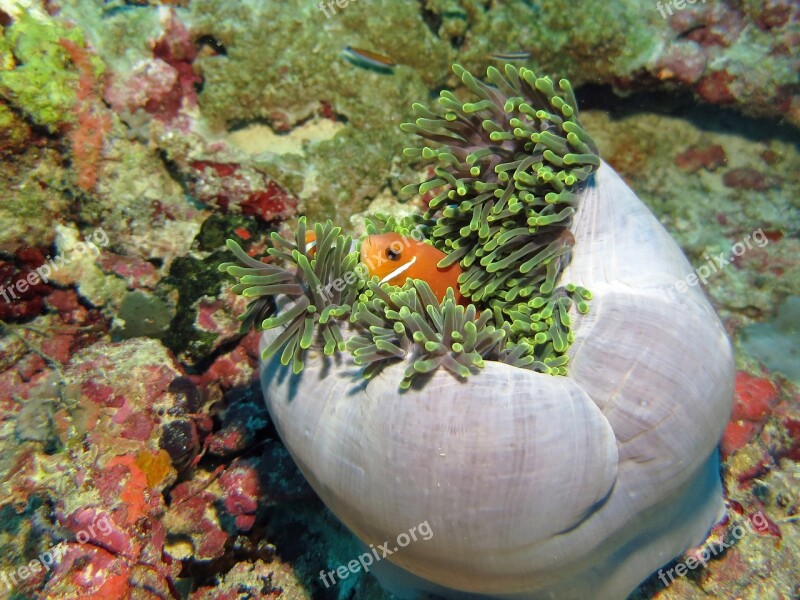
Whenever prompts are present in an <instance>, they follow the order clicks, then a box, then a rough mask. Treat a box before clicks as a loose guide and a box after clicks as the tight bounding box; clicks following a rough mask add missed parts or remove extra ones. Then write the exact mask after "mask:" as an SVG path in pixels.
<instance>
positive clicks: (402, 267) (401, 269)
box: [381, 256, 417, 283]
mask: <svg viewBox="0 0 800 600" xmlns="http://www.w3.org/2000/svg"><path fill="white" fill-rule="evenodd" d="M415 262H417V257H416V256H415V257H414V258H412V259H411V260H410V261H408V262H407V263H406V264H404V265H400V266H399V267H397V268H396V269H395V270H394V271H392V272H391V273H389V274H388V275H387V276H386V277H384V278H383V279H381V283H386V282H387V281H391V280H392V279H394V278H395V277H397V276H398V275H400V273H403V272H405V271H407V270H408V269H410V268H411V265H413V264H414V263H415Z"/></svg>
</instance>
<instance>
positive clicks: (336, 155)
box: [0, 0, 800, 600]
mask: <svg viewBox="0 0 800 600" xmlns="http://www.w3.org/2000/svg"><path fill="white" fill-rule="evenodd" d="M334 6H336V5H335V4H334ZM660 6H661V7H662V8H663V15H662V11H661V10H660V9H659V4H658V3H657V2H655V0H653V1H652V2H636V1H634V0H620V1H615V2H608V3H601V4H597V5H596V6H593V7H592V9H591V10H582V9H581V10H578V9H576V8H575V4H574V3H573V2H566V1H563V0H554V1H551V2H511V3H503V2H495V3H486V2H478V1H475V0H429V1H427V2H416V3H415V2H389V1H381V0H359V1H358V2H355V1H352V0H351V2H349V4H348V5H347V6H346V8H343V9H342V8H339V7H336V11H335V13H332V14H330V16H327V15H326V14H325V13H323V12H322V11H321V10H320V9H319V6H318V3H317V2H311V1H309V2H306V1H304V0H292V1H288V2H279V3H263V2H252V1H249V0H247V1H244V2H229V1H227V0H180V1H173V0H164V1H158V0H151V1H149V2H122V1H116V0H115V1H114V2H103V1H101V0H58V1H48V2H45V1H44V0H24V1H20V2H13V1H12V2H9V1H4V2H0V27H1V28H2V29H0V165H2V166H0V197H2V199H3V201H2V203H0V286H1V287H0V290H1V291H2V292H1V293H0V407H1V410H0V477H2V479H3V481H4V488H3V493H2V494H0V515H2V516H3V525H2V527H0V550H2V558H1V559H0V590H2V591H0V596H3V597H6V595H12V594H13V595H12V596H11V597H17V598H27V597H38V598H60V597H64V596H67V595H73V596H79V597H87V598H89V597H98V598H100V597H104V598H105V597H113V596H121V597H123V596H124V595H125V594H126V593H131V594H132V595H133V596H134V597H135V596H137V595H141V596H148V597H164V598H173V597H193V598H235V597H239V596H241V595H242V594H243V593H250V594H252V595H254V596H257V595H259V594H261V595H263V596H265V597H276V598H281V597H283V598H292V599H294V598H312V597H319V598H344V597H348V596H352V597H358V598H365V599H371V600H383V599H385V598H387V597H388V596H387V595H386V594H385V593H384V592H383V591H381V590H380V588H379V586H378V584H377V583H376V581H375V579H374V578H373V577H372V576H371V575H364V574H363V573H360V574H357V575H356V574H351V575H350V576H349V578H347V579H346V580H343V581H341V582H339V583H337V584H336V586H335V587H333V586H332V587H330V588H329V587H327V586H326V585H325V584H324V583H323V582H322V581H321V580H320V579H319V577H318V573H319V571H320V569H324V570H325V571H329V570H331V569H334V570H335V569H336V568H337V567H339V566H340V565H346V564H347V563H348V561H350V560H352V559H353V558H354V557H356V556H358V555H359V553H360V552H361V551H362V550H361V549H360V548H359V546H358V545H357V542H356V540H355V539H354V538H353V537H352V536H351V535H350V534H349V533H347V532H346V531H345V530H344V529H343V527H342V526H341V525H339V524H338V523H336V522H335V520H334V519H332V518H331V517H330V514H329V513H328V512H327V511H326V510H325V509H324V508H323V507H322V505H321V503H320V502H319V501H318V500H317V499H316V498H315V496H314V494H313V492H311V490H310V489H309V488H308V486H307V485H306V484H305V482H304V481H303V478H302V477H301V476H300V474H299V472H298V471H297V469H296V468H295V467H294V465H293V463H292V460H291V458H290V457H289V455H288V453H287V452H286V450H285V449H284V448H283V446H282V445H281V444H280V442H278V441H277V435H276V433H275V430H274V428H273V426H272V425H271V424H270V422H269V418H268V416H267V413H266V410H265V409H264V406H263V400H262V398H261V394H260V391H259V390H258V389H256V388H255V387H254V386H253V379H254V377H255V367H256V364H257V360H258V336H257V335H256V334H253V333H251V334H248V335H245V336H243V337H242V336H241V334H240V323H239V322H237V321H236V315H237V314H241V313H242V312H243V311H244V309H245V304H246V300H244V299H241V298H239V297H237V296H235V295H234V294H231V293H230V291H229V287H228V281H227V280H228V278H227V277H226V276H225V275H224V274H223V273H220V272H218V271H217V265H218V263H219V262H220V261H223V260H229V259H230V255H229V251H228V249H227V248H226V247H225V240H226V239H228V238H232V239H235V240H236V241H237V243H238V244H239V245H240V246H241V247H242V249H243V252H244V253H246V254H247V256H250V257H256V256H260V255H263V254H264V253H265V249H266V246H267V244H268V243H269V240H270V234H271V233H272V232H279V233H280V235H281V236H282V237H283V238H284V239H292V235H293V234H294V230H295V229H296V222H295V220H294V219H295V215H297V214H304V215H308V218H309V220H310V221H315V222H324V221H325V220H327V219H332V220H333V221H335V222H337V223H339V224H340V225H342V226H343V229H344V232H346V233H352V234H353V235H354V236H357V235H360V234H361V233H363V230H361V229H359V230H356V228H355V225H356V224H358V226H359V227H360V226H361V223H362V222H363V221H364V219H363V218H361V217H362V216H363V215H362V213H363V212H364V211H368V213H369V214H372V213H374V212H376V211H379V210H380V211H384V212H390V213H392V214H393V215H398V216H406V215H409V214H414V213H417V212H419V210H420V207H423V206H427V203H428V202H429V201H430V200H431V199H433V198H434V197H435V196H436V192H437V190H436V189H431V190H427V191H426V193H425V194H423V195H421V196H419V195H415V196H414V197H413V198H411V199H407V198H406V197H403V196H401V194H400V190H401V188H402V186H403V185H404V184H406V183H408V182H409V181H417V182H421V181H427V180H431V179H434V178H436V173H435V172H434V170H433V168H432V167H431V166H430V165H427V164H423V162H424V161H419V162H418V163H413V162H410V161H408V160H407V159H404V158H403V156H402V151H403V149H404V148H405V147H407V146H409V145H411V144H412V143H413V142H412V138H411V136H407V135H405V134H403V133H402V132H400V131H399V129H398V127H399V125H400V123H402V122H404V121H408V120H409V119H410V118H412V116H413V115H412V114H411V111H410V110H409V108H408V107H409V106H410V104H411V102H412V101H414V100H418V99H425V98H435V97H437V96H438V95H439V94H440V93H441V92H442V91H443V90H444V91H447V92H450V93H452V94H453V96H454V97H455V98H456V101H457V102H458V103H459V104H460V106H462V107H463V104H464V103H469V102H473V103H474V102H475V100H474V99H472V98H470V94H471V93H472V92H471V90H470V89H469V88H468V87H467V86H465V85H464V83H463V82H462V81H461V79H460V78H459V77H456V76H454V75H453V73H452V72H451V70H450V65H451V64H452V63H454V62H458V63H459V64H462V65H464V67H465V68H466V69H467V70H470V71H473V72H484V71H485V69H486V67H487V66H488V65H495V66H498V65H499V64H500V59H499V58H496V56H499V55H501V54H503V53H511V55H512V56H516V58H513V59H512V60H514V61H515V64H516V65H518V67H520V68H526V69H532V70H534V71H536V72H537V73H540V74H551V75H552V74H553V73H558V74H559V75H561V76H564V77H568V78H569V79H570V80H571V81H572V82H573V84H574V85H575V87H576V91H575V93H576V95H577V96H578V97H579V98H580V99H581V102H582V105H583V106H584V109H583V110H582V111H581V123H582V128H583V129H585V130H587V131H591V132H592V135H593V138H594V141H595V142H596V145H597V147H598V149H599V153H600V154H601V155H602V156H603V157H604V158H605V159H606V160H607V161H608V162H609V163H610V164H611V165H612V166H613V167H614V168H615V169H616V170H617V171H618V172H619V173H621V174H622V175H623V176H624V177H625V179H626V181H627V182H628V183H629V184H630V185H631V186H632V187H633V188H634V189H635V191H636V192H637V194H638V195H639V196H640V197H641V198H642V200H643V201H644V202H645V203H647V205H648V206H649V207H650V208H651V209H652V210H653V211H654V213H655V214H656V215H657V216H658V218H659V220H660V221H661V222H662V223H663V224H664V225H665V226H666V227H667V229H668V230H669V231H670V233H671V234H672V235H673V236H674V237H675V238H676V239H677V240H678V242H679V244H680V246H681V248H682V249H683V250H684V252H685V253H686V254H687V256H688V257H689V259H690V261H691V263H692V264H693V265H694V266H695V269H696V274H697V275H698V280H697V281H696V283H695V284H694V285H696V286H702V287H703V288H704V290H705V291H706V293H707V294H708V295H709V297H710V298H711V299H712V301H713V304H714V307H715V309H716V310H717V311H718V313H719V314H720V315H721V317H722V318H723V321H724V324H725V327H726V329H727V331H728V333H729V335H730V336H731V337H732V339H733V340H734V342H735V347H736V358H737V369H738V376H737V391H736V404H735V411H736V412H735V414H734V419H733V420H732V422H731V424H730V425H729V427H728V429H727V431H726V434H725V438H724V442H723V443H724V449H725V451H726V454H727V456H726V458H725V460H724V463H723V475H724V482H725V486H726V494H727V497H728V498H729V521H728V522H727V523H726V524H724V525H723V526H722V527H720V528H718V529H717V530H715V531H714V532H712V537H711V538H710V542H714V541H716V542H717V546H718V545H719V544H718V543H719V542H725V543H729V542H735V543H732V544H731V545H730V547H728V548H727V549H726V550H725V551H724V552H719V553H716V554H714V555H713V558H712V559H711V560H710V561H708V563H707V565H705V566H702V567H698V568H697V569H695V570H693V571H692V573H691V575H690V576H688V577H680V578H678V579H676V580H675V581H674V582H672V583H671V584H670V585H669V586H668V587H665V586H664V584H663V582H662V581H660V580H659V579H658V577H657V575H654V576H653V577H652V578H651V580H650V581H648V582H647V583H646V584H645V585H643V586H642V587H641V588H640V590H638V591H637V592H636V593H635V594H634V598H636V599H637V600H639V599H644V598H654V597H658V598H665V599H671V598H699V597H704V596H706V595H708V594H712V595H717V596H719V597H741V598H744V599H748V600H749V599H755V598H764V597H786V598H789V597H794V596H796V595H797V594H798V590H797V588H796V581H797V578H798V576H797V565H796V559H795V557H796V556H797V555H798V553H800V547H799V546H798V539H800V538H799V537H798V529H797V528H798V522H797V514H798V507H797V497H798V494H799V492H798V482H797V477H796V472H797V461H798V459H800V449H799V447H800V443H799V442H798V440H800V425H798V424H799V423H800V410H799V409H798V403H800V389H798V386H797V380H796V371H795V370H794V366H795V363H796V360H794V363H793V362H792V359H791V358H788V359H787V357H791V356H792V354H791V353H792V352H794V351H796V343H795V338H796V335H795V330H796V324H795V323H796V318H795V316H794V315H795V314H796V309H795V308H794V307H796V300H793V298H796V297H797V295H798V289H800V288H798V286H799V285H800V284H798V281H800V268H799V267H798V260H797V257H798V256H800V237H798V231H797V226H796V223H798V222H800V206H799V205H798V203H797V200H796V199H797V198H798V197H800V180H798V173H800V154H798V138H797V127H798V124H800V117H798V95H797V94H798V88H797V72H798V56H799V55H800V53H799V52H798V45H799V44H800V36H798V30H797V27H798V6H797V3H795V2H789V1H786V0H770V1H768V2H757V1H755V0H744V1H742V2H730V1H720V2H703V3H700V2H696V3H694V4H691V3H686V4H685V5H684V6H683V8H680V9H678V8H677V4H676V3H675V2H671V3H667V2H661V4H660ZM667 7H669V10H667ZM670 12H671V13H672V14H670ZM345 46H353V47H358V48H364V49H367V50H370V51H374V52H378V53H380V54H384V55H386V56H388V57H390V58H391V60H392V61H393V62H394V63H395V64H396V66H395V67H393V68H392V69H390V72H389V73H380V72H375V71H372V70H367V69H365V68H363V66H360V65H359V64H353V63H350V62H348V61H347V60H346V58H345V57H344V56H343V55H342V51H343V49H344V47H345ZM554 89H556V90H559V93H560V88H558V86H557V85H556V86H555V88H554ZM550 112H553V111H550ZM753 117H757V118H753ZM398 200H401V201H404V202H405V204H402V205H401V204H398ZM351 217H355V218H353V219H352V220H350V219H351ZM284 221H288V225H284V224H283V223H284ZM289 225H290V226H291V227H290V226H289ZM385 225H386V224H385V223H384V224H382V225H381V228H383V227H384V226H385ZM396 225H398V223H396V222H395V223H394V224H392V225H391V227H389V228H391V229H394V227H395V226H396ZM290 231H291V233H290ZM406 233H407V232H406ZM445 247H447V246H445ZM448 248H449V247H448ZM694 285H692V286H690V287H694ZM357 300H361V299H357ZM363 300H366V302H365V307H366V306H367V305H369V306H370V307H375V308H376V309H377V308H380V310H381V311H383V312H384V315H385V314H386V310H385V309H387V308H388V304H387V305H386V306H383V305H380V306H379V307H378V306H376V304H377V301H376V300H375V296H371V297H366V298H364V299H363ZM390 300H391V298H390ZM384 301H385V300H384ZM588 304H589V310H590V312H589V314H591V302H589V303H588ZM354 306H355V308H356V309H357V308H358V307H357V302H356V305H354ZM454 309H455V307H454ZM537 310H541V309H537ZM317 316H319V315H317ZM479 317H480V315H476V320H477V318H479ZM465 333H466V332H465ZM411 335H412V341H413V334H411ZM406 336H407V337H408V334H406ZM379 338H380V334H378V336H376V337H371V338H369V339H363V340H361V341H362V342H364V343H365V345H364V346H362V347H363V348H367V350H361V352H362V353H364V356H365V358H367V357H370V356H371V353H372V352H373V351H374V349H373V348H372V347H371V345H375V348H377V345H376V344H375V342H377V341H378V340H379ZM383 341H384V340H381V345H382V346H383ZM397 341H400V340H397ZM426 341H437V340H436V339H434V340H426ZM392 343H393V344H394V342H392ZM403 343H404V342H403ZM401 345H402V343H401ZM384 347H385V348H388V346H384ZM431 347H433V346H431ZM438 350H439V349H438V347H436V348H434V351H433V353H434V354H435V355H436V357H437V360H438V358H441V353H438ZM390 351H391V350H387V352H390ZM382 352H383V351H382ZM517 358H518V357H517ZM442 360H444V359H442ZM256 494H258V500H257V501H256V502H255V505H254V498H255V496H256ZM759 512H761V513H763V514H764V515H766V516H767V517H768V519H769V525H768V526H767V527H765V528H756V529H754V530H753V531H751V532H750V533H748V534H747V535H745V536H744V537H741V539H739V538H738V537H737V535H736V531H737V530H736V527H737V526H739V525H744V524H746V523H748V522H753V519H754V515H756V514H757V513H759ZM748 531H749V530H748ZM204 541H205V545H204ZM46 552H50V553H51V554H50V555H45V553H46ZM54 555H58V557H59V560H58V565H57V566H51V567H50V568H49V569H46V568H40V567H42V565H43V562H42V561H39V563H34V567H30V565H31V561H34V560H38V558H39V557H42V558H48V556H54ZM486 558H487V557H484V559H486ZM35 565H39V566H38V567H37V566H35ZM23 568H24V569H25V570H22V569H23ZM12 576H13V577H14V578H15V583H14V582H12V581H11V579H9V578H10V577H12Z"/></svg>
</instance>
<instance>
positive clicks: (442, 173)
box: [220, 65, 600, 388]
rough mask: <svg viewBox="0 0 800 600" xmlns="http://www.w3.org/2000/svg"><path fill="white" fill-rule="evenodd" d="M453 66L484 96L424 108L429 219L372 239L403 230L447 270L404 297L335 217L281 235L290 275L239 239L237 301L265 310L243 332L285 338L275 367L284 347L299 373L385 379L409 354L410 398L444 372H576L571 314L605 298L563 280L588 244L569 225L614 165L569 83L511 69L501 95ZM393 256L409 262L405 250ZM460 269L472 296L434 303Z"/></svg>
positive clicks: (444, 98) (276, 245)
mask: <svg viewBox="0 0 800 600" xmlns="http://www.w3.org/2000/svg"><path fill="white" fill-rule="evenodd" d="M453 70H454V72H455V73H456V74H457V75H458V76H459V77H460V78H461V80H462V82H463V83H464V85H465V86H466V87H467V88H468V89H469V90H470V91H471V92H472V93H473V94H474V95H475V96H477V98H478V100H477V101H475V102H467V103H463V102H461V101H459V100H458V99H457V98H456V97H455V96H454V95H453V94H452V93H451V92H449V91H443V92H441V94H440V97H439V100H438V106H437V107H436V108H435V109H434V110H429V109H427V108H426V107H424V106H422V105H420V104H414V107H413V108H414V110H415V112H416V113H417V115H418V118H417V119H416V121H415V122H414V123H406V124H404V125H403V126H402V129H403V130H404V131H406V132H412V133H416V134H418V135H419V136H420V137H422V138H424V139H426V140H427V141H428V142H429V145H425V146H423V147H421V148H407V149H406V150H405V155H406V156H407V157H409V158H413V159H422V160H423V161H429V162H432V163H434V164H435V168H434V176H433V177H432V178H431V179H429V180H428V181H425V182H422V183H420V184H414V185H410V186H406V188H404V192H405V193H409V192H418V193H419V194H422V195H425V194H427V193H429V192H431V191H432V190H436V191H437V194H436V195H435V196H434V198H433V199H432V200H431V201H430V203H429V205H428V210H427V211H426V212H425V214H424V215H423V216H422V217H416V218H407V219H404V220H402V221H398V220H395V219H393V218H380V217H379V218H377V219H376V221H375V222H369V223H368V225H367V235H368V236H378V235H382V236H386V234H399V236H398V239H399V240H402V241H403V243H404V245H405V246H407V247H409V248H414V247H415V245H416V244H420V243H426V244H430V245H432V246H433V247H434V248H438V250H440V251H441V252H442V253H443V255H442V256H443V258H441V260H440V261H439V262H438V264H432V263H431V261H430V260H428V263H431V264H430V268H429V269H428V273H427V274H425V270H424V269H423V270H419V269H417V270H415V271H413V273H412V272H409V273H408V275H411V274H413V276H414V277H416V276H419V275H422V277H421V278H420V279H414V278H407V279H405V281H404V283H402V285H393V284H392V283H390V281H391V282H397V283H399V282H400V281H401V280H402V279H403V277H402V275H403V273H402V272H401V271H402V270H403V268H397V269H395V270H394V271H392V273H391V274H390V276H389V277H387V276H386V273H384V271H385V270H386V269H382V270H379V269H377V268H376V266H375V265H373V264H371V263H372V261H371V260H366V261H364V262H360V259H361V258H363V256H364V255H367V256H368V255H369V252H366V253H364V254H363V255H362V252H361V248H364V247H365V246H364V245H365V244H371V243H372V241H374V242H375V245H376V246H379V244H378V243H377V242H378V241H379V238H377V237H367V238H366V239H367V240H371V241H366V242H365V241H364V240H361V241H356V242H355V243H354V242H353V240H352V238H351V237H350V236H347V235H343V234H342V230H341V228H339V227H334V225H333V224H332V223H331V222H330V221H328V222H327V223H324V224H316V225H315V226H314V227H313V228H308V226H307V224H306V221H305V218H301V219H300V221H299V225H298V229H297V232H296V236H295V239H294V240H292V241H290V240H286V239H284V238H282V237H280V236H279V235H278V234H277V233H273V234H272V242H273V247H271V248H269V249H268V251H267V252H268V254H269V256H270V257H271V258H272V259H273V260H274V261H276V262H281V263H283V264H284V265H286V266H285V267H281V266H276V265H275V264H267V263H264V262H261V261H258V260H255V259H253V258H251V257H249V256H247V254H246V253H245V252H244V251H243V250H242V249H241V248H240V247H239V246H238V244H237V243H236V242H234V241H233V240H229V241H228V246H229V248H230V249H231V250H232V251H233V252H234V254H235V255H236V256H237V258H238V259H239V261H240V263H241V264H239V263H224V264H222V265H220V269H221V270H223V271H227V272H228V273H229V274H230V275H232V276H234V277H236V278H237V279H238V283H237V284H236V285H235V286H234V287H233V291H234V292H235V293H238V294H241V295H242V296H244V297H246V298H252V299H253V300H252V302H251V304H250V305H249V307H248V309H247V311H246V312H245V314H244V315H242V316H241V317H240V319H241V320H242V321H243V325H242V328H243V330H247V329H249V328H250V327H255V328H257V329H259V328H260V329H272V328H283V329H282V331H281V333H280V335H278V336H277V337H276V338H275V339H274V340H273V341H272V342H271V343H270V344H269V345H268V346H267V347H266V348H265V349H264V351H263V357H264V358H266V357H268V356H270V355H272V354H274V353H276V352H278V351H279V350H280V351H281V363H282V364H283V365H285V366H288V365H289V364H290V363H291V364H292V370H293V371H294V372H295V373H299V372H301V371H302V369H303V365H304V361H305V359H306V351H307V350H308V349H310V348H311V347H312V346H316V347H319V348H321V350H322V352H323V353H324V354H325V355H328V356H330V355H333V354H334V353H336V352H341V351H344V350H347V351H349V352H351V353H352V355H353V357H354V360H355V361H356V363H357V364H360V365H364V366H365V367H366V368H365V371H364V373H365V375H366V376H371V375H372V374H374V373H375V372H377V371H378V370H379V369H380V368H381V366H382V365H384V364H386V363H387V362H389V361H393V360H398V359H403V358H405V357H406V356H407V355H409V354H410V355H411V356H412V357H413V360H412V361H411V366H410V367H409V368H408V369H407V370H406V372H405V374H404V377H403V380H402V382H401V384H400V386H401V387H402V388H407V387H408V386H410V385H411V383H412V381H413V380H414V379H415V377H417V376H418V375H422V374H425V373H429V372H432V371H434V370H435V369H437V368H439V367H440V366H441V367H444V368H445V369H447V370H448V371H450V372H452V373H453V374H454V375H456V376H457V377H460V378H465V377H467V376H468V375H469V374H470V373H473V372H475V371H476V370H477V369H479V368H481V367H482V366H483V364H484V360H496V361H500V362H505V363H509V364H513V365H515V366H519V367H524V368H528V369H532V370H534V371H538V372H544V373H550V374H552V375H565V374H566V372H567V371H566V365H567V361H568V358H567V356H566V351H567V349H568V348H569V345H570V343H571V342H572V341H573V339H574V338H573V334H572V333H571V331H570V326H571V324H572V317H571V316H570V311H572V309H573V308H575V309H576V310H577V311H579V312H581V313H585V312H587V311H588V308H589V307H588V304H587V301H588V300H590V299H591V293H590V292H589V291H588V290H586V289H584V288H582V287H580V286H575V285H573V284H570V283H567V284H564V285H558V280H559V277H560V275H561V273H562V271H563V269H564V267H565V266H566V265H567V264H568V263H569V259H570V255H571V249H572V246H573V244H574V243H575V240H574V238H573V236H572V235H571V233H570V231H569V226H570V224H571V222H572V217H573V215H574V214H575V212H576V208H577V206H576V205H577V200H578V193H579V192H580V191H581V190H582V189H584V188H585V186H587V185H589V184H590V176H591V174H592V173H593V171H594V170H595V169H596V168H597V167H598V166H599V165H600V159H599V157H598V156H597V149H596V147H595V145H594V142H593V141H592V139H591V137H590V136H589V135H588V134H587V133H586V132H585V131H584V130H583V129H582V128H581V126H580V124H579V122H578V116H577V103H576V100H575V97H574V95H573V92H572V88H571V87H570V85H569V82H568V81H566V80H564V79H562V80H560V81H559V82H558V90H556V88H555V87H554V85H553V82H552V81H551V80H550V78H548V77H537V76H536V75H535V74H534V73H533V71H531V70H529V69H525V68H521V69H517V68H516V67H514V66H512V65H506V66H505V76H503V75H502V74H501V73H500V71H498V70H497V69H495V68H494V67H490V68H489V69H488V70H487V81H488V83H484V82H481V81H478V80H477V79H475V78H474V77H473V76H472V75H471V74H470V73H469V72H467V71H466V70H464V69H463V68H461V67H460V66H458V65H454V66H453ZM312 232H313V233H312ZM400 236H403V237H400ZM409 236H411V237H412V238H413V241H412V240H409V239H407V238H408V237H409ZM385 239H386V238H385V237H384V238H380V240H382V241H385ZM406 242H407V243H406ZM432 250H433V248H432ZM386 252H387V253H391V254H387V258H388V260H397V258H398V257H397V256H395V254H396V250H392V249H391V248H388V247H387V249H386ZM398 266H399V267H400V266H401V265H398ZM415 266H416V265H415ZM455 266H457V268H458V269H460V272H459V274H458V276H457V279H456V281H457V286H458V289H452V288H450V289H448V290H447V292H446V293H439V294H437V293H435V292H434V291H433V289H432V288H436V289H438V288H439V287H441V286H440V285H439V284H440V283H441V281H440V278H441V277H442V276H443V275H442V273H443V272H446V270H447V269H448V268H450V267H455ZM420 271H422V272H420ZM408 275H407V276H408ZM462 304H463V305H462ZM346 332H348V333H346Z"/></svg>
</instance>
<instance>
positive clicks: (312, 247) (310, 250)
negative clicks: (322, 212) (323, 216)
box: [306, 231, 317, 258]
mask: <svg viewBox="0 0 800 600" xmlns="http://www.w3.org/2000/svg"><path fill="white" fill-rule="evenodd" d="M306 254H307V255H308V258H314V256H316V254H317V234H316V233H314V232H313V231H306Z"/></svg>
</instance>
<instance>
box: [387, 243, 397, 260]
mask: <svg viewBox="0 0 800 600" xmlns="http://www.w3.org/2000/svg"><path fill="white" fill-rule="evenodd" d="M386 258H388V259H389V260H400V251H399V250H394V249H393V248H392V247H391V246H390V247H389V248H387V249H386Z"/></svg>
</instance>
